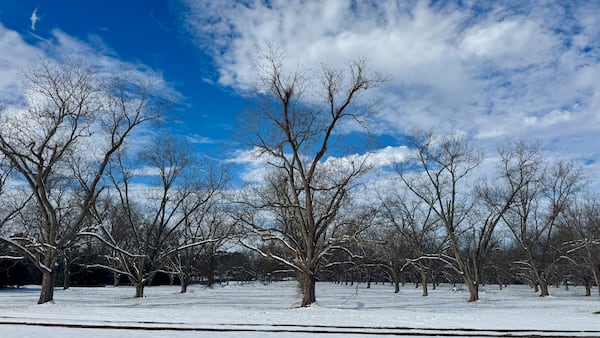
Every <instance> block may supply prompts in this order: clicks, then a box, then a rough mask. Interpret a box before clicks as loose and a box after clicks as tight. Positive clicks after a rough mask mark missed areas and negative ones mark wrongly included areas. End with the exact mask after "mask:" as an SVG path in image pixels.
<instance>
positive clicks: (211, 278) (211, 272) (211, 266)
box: [206, 254, 215, 289]
mask: <svg viewBox="0 0 600 338" xmlns="http://www.w3.org/2000/svg"><path fill="white" fill-rule="evenodd" d="M214 283H215V257H214V255H212V254H211V255H210V257H209V258H208V275H207V276H206V287H207V288H211V289H212V287H213V284H214Z"/></svg>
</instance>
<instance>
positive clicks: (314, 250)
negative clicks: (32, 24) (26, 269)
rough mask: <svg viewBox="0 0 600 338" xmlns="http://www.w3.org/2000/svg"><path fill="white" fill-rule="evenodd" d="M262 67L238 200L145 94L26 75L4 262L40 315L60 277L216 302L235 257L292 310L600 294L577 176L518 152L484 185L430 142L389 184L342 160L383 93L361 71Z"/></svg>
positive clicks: (10, 169)
mask: <svg viewBox="0 0 600 338" xmlns="http://www.w3.org/2000/svg"><path fill="white" fill-rule="evenodd" d="M264 61H265V62H264V63H263V66H261V67H260V74H261V79H262V85H263V86H262V89H261V90H259V94H258V95H257V97H258V98H259V99H260V101H259V105H258V107H257V110H256V112H257V114H258V116H255V117H253V118H252V119H249V120H247V121H248V122H247V123H246V126H245V128H247V130H245V132H244V133H243V134H244V135H247V136H248V137H249V139H248V144H249V145H251V146H253V149H252V152H253V153H254V154H255V156H256V160H260V161H262V162H263V163H266V165H267V168H266V170H265V176H264V177H263V178H262V181H261V182H260V183H259V184H253V185H249V186H246V187H240V188H237V189H231V187H230V186H229V185H228V179H227V178H228V171H227V170H225V168H223V167H222V166H220V165H219V164H217V163H211V161H208V160H207V159H205V158H197V157H195V156H193V155H192V154H193V151H192V150H191V149H190V148H189V146H188V145H186V144H185V143H184V142H182V141H181V140H179V139H178V138H176V137H175V136H173V135H169V134H167V133H156V131H155V130H156V129H157V128H156V126H152V125H151V124H153V123H155V122H159V121H161V120H162V119H163V113H164V112H165V111H166V110H167V109H168V108H169V106H170V104H171V102H170V101H168V100H166V99H164V98H162V97H161V96H160V95H159V93H157V92H156V91H155V90H153V88H152V86H151V84H148V83H142V82H139V81H132V80H131V78H127V77H116V78H115V77H113V76H107V75H105V74H101V73H98V72H97V71H96V70H95V69H93V68H91V67H83V66H81V65H76V64H73V63H69V62H66V63H60V64H52V63H42V64H41V65H39V66H37V67H36V68H34V69H32V70H30V71H28V72H26V73H25V74H26V84H27V92H26V93H27V95H26V102H24V104H23V108H22V109H12V108H11V109H9V108H4V109H3V110H2V115H1V116H0V154H1V157H0V160H1V163H0V168H1V170H0V199H1V200H2V205H3V208H2V210H0V241H2V242H3V243H4V244H5V246H0V247H1V248H3V250H4V251H3V252H2V253H1V254H2V256H1V258H3V259H5V260H13V261H14V260H21V259H27V260H29V261H30V262H31V264H32V265H33V266H34V267H35V268H36V269H37V270H38V271H39V272H40V273H41V274H42V291H41V294H40V299H39V303H44V302H47V301H50V300H52V297H53V288H54V285H55V281H56V276H57V273H58V270H59V266H60V267H62V271H65V272H68V271H69V266H71V265H72V264H75V265H78V266H85V267H87V268H90V269H98V268H101V269H104V270H106V271H111V272H112V273H114V277H115V280H118V279H120V278H121V277H123V276H125V277H126V278H127V279H128V281H129V282H130V283H131V284H133V285H135V287H136V297H142V296H143V293H144V287H145V286H147V285H149V284H150V283H151V282H152V280H153V278H155V277H156V276H157V274H159V273H166V274H169V275H172V276H177V279H178V280H179V281H180V283H181V285H182V292H185V290H186V287H187V285H188V284H189V283H191V282H193V281H195V280H197V279H198V278H199V276H200V275H203V276H208V278H207V283H208V284H209V286H210V285H211V284H212V278H213V277H214V276H215V266H216V263H215V259H216V258H217V257H223V255H222V253H223V252H230V253H231V252H245V250H250V251H251V252H253V253H255V254H257V255H260V256H262V257H263V258H265V259H267V260H269V261H271V262H272V264H273V266H272V267H271V270H272V272H277V271H279V272H286V273H289V272H292V273H293V274H295V275H296V277H297V278H298V281H299V287H300V290H301V294H302V300H301V305H302V306H306V305H310V304H311V303H313V302H315V300H316V294H315V282H316V280H317V279H329V280H339V281H342V280H346V281H348V280H351V281H353V280H355V279H358V278H364V279H365V280H366V281H370V280H376V279H381V280H383V279H385V280H390V281H394V283H395V284H396V290H398V284H399V283H400V282H401V281H402V278H403V277H402V276H413V275H414V276H416V277H418V281H419V283H420V284H421V285H422V286H423V287H424V295H425V294H426V293H427V285H428V283H433V285H436V283H438V282H440V281H442V280H449V281H456V279H457V278H459V279H462V282H463V283H464V284H465V285H466V287H467V289H468V290H469V294H470V300H471V301H475V300H478V298H479V285H480V284H481V283H483V282H489V280H490V278H491V277H490V276H495V277H496V281H498V282H499V283H500V284H502V282H507V281H509V278H512V279H514V278H519V279H521V280H526V281H528V282H530V283H531V284H532V285H534V286H536V287H539V288H540V292H541V295H542V296H544V295H548V293H549V291H548V284H549V283H551V282H553V281H556V280H559V279H560V280H563V279H565V278H569V279H577V280H578V281H581V282H582V283H583V284H585V285H586V286H588V289H589V288H591V286H592V285H593V284H595V285H600V283H599V280H598V278H599V273H600V252H599V249H600V243H599V239H600V210H599V202H598V199H597V198H596V197H593V196H587V195H584V192H585V190H584V186H585V183H586V177H585V176H584V173H583V172H582V171H581V169H580V168H578V167H577V166H576V165H574V164H573V163H571V162H568V161H551V160H548V159H547V158H546V157H544V156H543V152H542V150H541V148H540V147H539V146H538V145H536V144H528V143H524V142H518V143H514V144H511V145H507V146H506V147H504V148H502V149H500V151H499V153H498V155H499V156H498V160H497V161H496V162H495V163H496V169H495V171H493V170H484V169H485V168H484V167H485V165H483V164H485V163H483V158H484V157H483V156H482V154H481V153H479V152H478V151H477V150H476V149H474V148H473V147H472V145H471V144H470V143H469V142H468V141H466V140H465V139H462V138H458V137H454V136H448V137H438V136H436V135H434V134H432V133H425V132H419V133H415V134H413V135H412V137H411V138H410V139H409V140H410V144H409V146H410V147H409V148H410V154H411V155H410V156H409V158H402V159H395V160H394V161H390V162H393V163H396V164H395V166H394V167H381V166H379V165H378V163H376V162H375V161H374V160H373V159H372V157H370V156H368V155H360V156H359V155H354V156H346V157H340V158H336V157H333V156H331V151H338V150H339V149H341V146H342V144H343V140H342V138H343V136H341V134H340V132H339V131H340V129H342V128H348V127H350V126H352V125H354V126H361V125H364V124H365V123H366V121H368V120H369V117H370V114H372V108H373V106H372V105H365V104H364V103H363V102H364V100H362V98H363V94H364V93H366V92H367V91H369V90H370V89H371V88H374V87H377V86H378V85H380V84H382V83H383V82H384V81H385V79H384V78H383V77H382V76H380V75H377V74H372V73H369V72H368V71H367V67H366V66H367V65H366V63H365V62H363V61H356V62H353V63H351V64H349V65H348V68H347V69H345V70H341V69H333V68H331V67H328V66H326V65H323V66H322V68H320V69H318V70H314V73H313V72H310V71H299V70H297V71H293V72H291V73H286V72H285V71H284V69H285V65H284V62H283V61H284V60H283V58H282V57H280V56H279V55H277V54H276V53H273V52H271V53H269V54H268V55H267V57H266V58H265V59H264ZM148 136H149V137H148ZM143 140H147V141H143ZM133 141H135V142H133ZM482 163H483V164H482ZM382 168H383V169H382ZM376 169H378V172H379V174H381V175H380V176H378V177H374V176H373V175H372V173H373V172H375V171H376ZM375 181H377V182H382V181H383V182H386V184H382V185H380V186H381V188H377V187H372V183H373V182H375ZM4 248H10V249H4ZM83 252H86V253H87V254H89V253H90V252H92V253H93V254H92V255H91V256H86V257H88V258H86V259H82V258H81V257H82V253H83ZM90 257H92V258H90ZM565 271H569V272H568V273H567V272H565ZM509 276H510V277H509ZM65 278H67V275H66V274H65V277H64V278H63V279H65ZM411 279H412V278H411ZM599 291H600V289H599Z"/></svg>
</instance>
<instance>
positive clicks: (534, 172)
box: [503, 145, 582, 297]
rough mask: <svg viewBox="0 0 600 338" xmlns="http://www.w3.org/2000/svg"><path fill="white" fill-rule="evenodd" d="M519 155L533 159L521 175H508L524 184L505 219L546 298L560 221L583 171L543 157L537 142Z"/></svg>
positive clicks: (520, 151) (555, 256)
mask: <svg viewBox="0 0 600 338" xmlns="http://www.w3.org/2000/svg"><path fill="white" fill-rule="evenodd" d="M516 155H517V156H528V157H530V158H532V160H531V162H530V164H529V165H528V166H527V167H523V169H524V170H523V171H522V172H520V173H518V175H511V176H509V179H510V180H511V181H514V180H520V181H522V183H519V184H524V185H523V188H522V189H520V190H519V192H518V194H517V195H516V197H515V203H514V204H513V205H512V206H511V207H510V208H509V210H508V212H507V213H506V214H505V215H503V220H504V222H505V223H506V224H507V225H508V228H509V229H510V231H511V233H512V234H513V237H514V239H515V240H516V242H517V243H518V244H519V246H520V247H521V249H522V250H523V253H524V254H525V260H524V261H522V262H521V264H522V265H523V266H525V267H526V268H527V270H528V271H529V272H530V275H531V278H532V280H533V283H534V286H535V287H536V290H537V287H538V286H539V289H540V296H542V297H544V296H548V295H549V292H548V281H549V279H550V275H551V274H552V272H553V264H554V263H555V262H556V260H558V259H560V256H561V255H560V253H559V252H557V248H556V246H554V245H553V244H554V243H553V238H554V236H555V234H556V230H557V224H558V220H559V217H560V216H561V215H563V213H564V212H565V211H567V208H568V207H569V205H570V203H571V201H572V200H573V198H574V197H575V196H576V193H577V192H578V191H579V189H580V188H581V183H582V173H581V171H580V170H579V169H578V168H577V167H576V166H575V165H574V164H573V163H571V162H562V161H558V160H557V161H554V162H550V161H548V160H544V159H543V158H542V156H541V153H540V149H539V147H538V146H536V145H533V146H529V147H528V146H526V145H524V146H523V147H522V148H521V149H520V150H519V151H518V152H517V153H516Z"/></svg>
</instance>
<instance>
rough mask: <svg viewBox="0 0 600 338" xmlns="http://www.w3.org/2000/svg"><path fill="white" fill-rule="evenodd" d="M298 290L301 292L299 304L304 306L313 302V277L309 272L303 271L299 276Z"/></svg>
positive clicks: (314, 282) (314, 283) (314, 300)
mask: <svg viewBox="0 0 600 338" xmlns="http://www.w3.org/2000/svg"><path fill="white" fill-rule="evenodd" d="M299 282H300V292H301V293H302V303H301V304H300V306H302V307H306V306H310V305H311V304H313V303H314V302H316V295H315V285H316V281H315V277H314V275H313V274H311V273H306V272H303V273H302V275H301V277H300V281H299Z"/></svg>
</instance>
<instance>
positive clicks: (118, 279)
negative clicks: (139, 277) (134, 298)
mask: <svg viewBox="0 0 600 338" xmlns="http://www.w3.org/2000/svg"><path fill="white" fill-rule="evenodd" d="M120 282H121V275H120V274H118V273H116V272H113V286H114V287H117V286H119V284H120Z"/></svg>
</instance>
